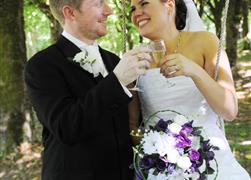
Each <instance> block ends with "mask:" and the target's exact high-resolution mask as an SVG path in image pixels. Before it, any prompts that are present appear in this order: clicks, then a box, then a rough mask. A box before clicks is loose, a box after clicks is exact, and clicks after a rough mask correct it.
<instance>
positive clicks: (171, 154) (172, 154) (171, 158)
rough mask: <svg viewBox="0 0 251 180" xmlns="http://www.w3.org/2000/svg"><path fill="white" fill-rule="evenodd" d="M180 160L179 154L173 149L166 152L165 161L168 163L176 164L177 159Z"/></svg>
mask: <svg viewBox="0 0 251 180" xmlns="http://www.w3.org/2000/svg"><path fill="white" fill-rule="evenodd" d="M179 158H180V155H179V152H178V151H177V150H176V149H175V148H173V149H168V150H167V161H168V162H170V163H174V164H175V163H177V161H178V159H179Z"/></svg>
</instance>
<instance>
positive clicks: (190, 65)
mask: <svg viewBox="0 0 251 180" xmlns="http://www.w3.org/2000/svg"><path fill="white" fill-rule="evenodd" d="M162 62H163V63H162V64H161V66H160V73H161V74H163V76H165V77H176V76H181V75H184V76H189V77H192V76H193V75H194V74H195V73H196V72H197V71H196V70H197V68H198V67H200V66H199V65H198V64H196V63H195V62H193V61H192V60H190V59H188V58H186V57H185V56H183V55H182V54H170V55H167V56H166V57H165V58H164V59H163V61H162Z"/></svg>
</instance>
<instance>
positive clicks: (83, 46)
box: [62, 30, 132, 97]
mask: <svg viewBox="0 0 251 180" xmlns="http://www.w3.org/2000/svg"><path fill="white" fill-rule="evenodd" d="M62 35H63V36H64V37H65V38H67V39H68V40H69V41H71V42H72V43H73V44H75V45H76V46H77V47H78V48H79V49H81V50H82V49H86V50H87V51H88V49H92V52H93V51H94V52H96V53H95V54H93V55H94V56H95V58H96V62H97V63H98V64H99V65H98V66H100V69H101V71H100V73H101V74H102V76H103V77H106V76H107V75H108V72H107V70H106V68H105V65H104V62H103V60H102V57H101V54H100V52H99V47H98V44H97V43H96V41H95V42H94V43H93V45H88V44H86V43H84V42H83V41H80V40H79V39H77V38H75V37H74V36H72V35H71V34H70V33H68V32H66V31H65V30H64V31H63V32H62ZM119 83H120V84H121V86H122V88H123V90H124V91H125V93H126V94H127V95H128V96H129V97H132V94H131V92H130V91H129V90H128V89H127V88H126V87H125V86H124V85H123V84H122V83H121V82H120V81H119Z"/></svg>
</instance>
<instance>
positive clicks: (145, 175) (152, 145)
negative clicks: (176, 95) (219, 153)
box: [131, 110, 219, 180]
mask: <svg viewBox="0 0 251 180" xmlns="http://www.w3.org/2000/svg"><path fill="white" fill-rule="evenodd" d="M166 111H169V112H172V113H175V116H174V117H173V118H172V119H163V118H161V117H158V122H157V123H156V124H155V125H154V126H149V128H148V129H145V128H141V129H140V130H139V131H138V132H137V133H134V132H132V133H131V135H133V136H136V137H137V138H140V141H139V144H138V145H136V146H134V147H133V150H134V163H133V166H134V169H135V171H136V175H137V178H138V179H142V180H172V179H180V180H202V179H206V178H207V175H209V174H213V173H214V172H215V171H216V175H215V179H216V177H217V175H218V165H217V161H216V160H215V158H214V156H215V154H214V151H215V150H219V148H218V147H216V146H213V145H211V144H210V140H208V139H206V138H205V137H203V136H202V128H201V127H194V126H193V120H188V118H187V117H185V116H184V115H182V114H180V113H178V112H176V111H171V110H165V111H158V112H156V113H154V114H153V115H152V116H150V117H149V118H148V120H147V121H149V120H150V119H152V118H153V117H154V116H155V117H156V116H157V114H158V113H159V112H166ZM213 160H214V162H215V164H216V169H213V168H212V167H211V164H212V163H211V161H213Z"/></svg>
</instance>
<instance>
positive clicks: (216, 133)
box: [138, 68, 250, 180]
mask: <svg viewBox="0 0 251 180" xmlns="http://www.w3.org/2000/svg"><path fill="white" fill-rule="evenodd" d="M168 80H169V81H171V82H172V83H175V85H174V86H172V87H168V85H167V79H166V78H165V77H164V76H162V75H161V74H160V72H159V68H158V69H151V70H148V72H147V73H146V74H145V75H142V76H140V78H139V80H138V86H139V88H140V89H141V90H143V92H139V98H140V101H141V108H142V115H143V119H147V117H149V116H150V115H152V114H153V113H155V112H157V111H160V110H167V109H169V110H175V111H177V112H179V113H182V114H183V115H186V116H188V117H189V118H191V119H193V120H194V125H196V126H202V127H203V129H204V131H203V133H204V135H206V136H207V137H208V138H209V139H210V140H211V143H212V144H214V145H216V146H218V147H219V148H220V150H219V151H215V157H216V159H217V162H218V165H219V168H218V170H219V174H218V178H217V180H250V176H249V175H248V173H247V172H246V170H245V169H244V168H242V167H241V165H240V164H239V163H238V162H237V161H236V159H235V158H234V156H233V154H232V152H231V150H230V147H229V144H228V142H227V140H226V138H225V135H224V133H223V132H222V130H221V129H220V128H219V127H218V125H217V118H218V117H217V114H215V113H214V111H213V110H212V109H211V108H210V107H209V105H208V104H207V102H206V100H205V98H204V97H203V95H202V94H201V93H200V91H199V90H198V88H197V87H196V85H195V84H194V82H193V80H192V79H191V78H189V77H185V76H178V77H174V78H169V79H168ZM159 116H161V117H163V118H168V117H169V116H171V114H169V113H163V114H160V115H159ZM151 121H152V122H147V125H150V124H154V123H155V122H153V121H154V120H151ZM212 166H214V165H212ZM214 168H215V167H214ZM214 177H215V176H214V175H213V176H212V175H210V176H209V177H208V179H209V180H212V179H213V178H214Z"/></svg>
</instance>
